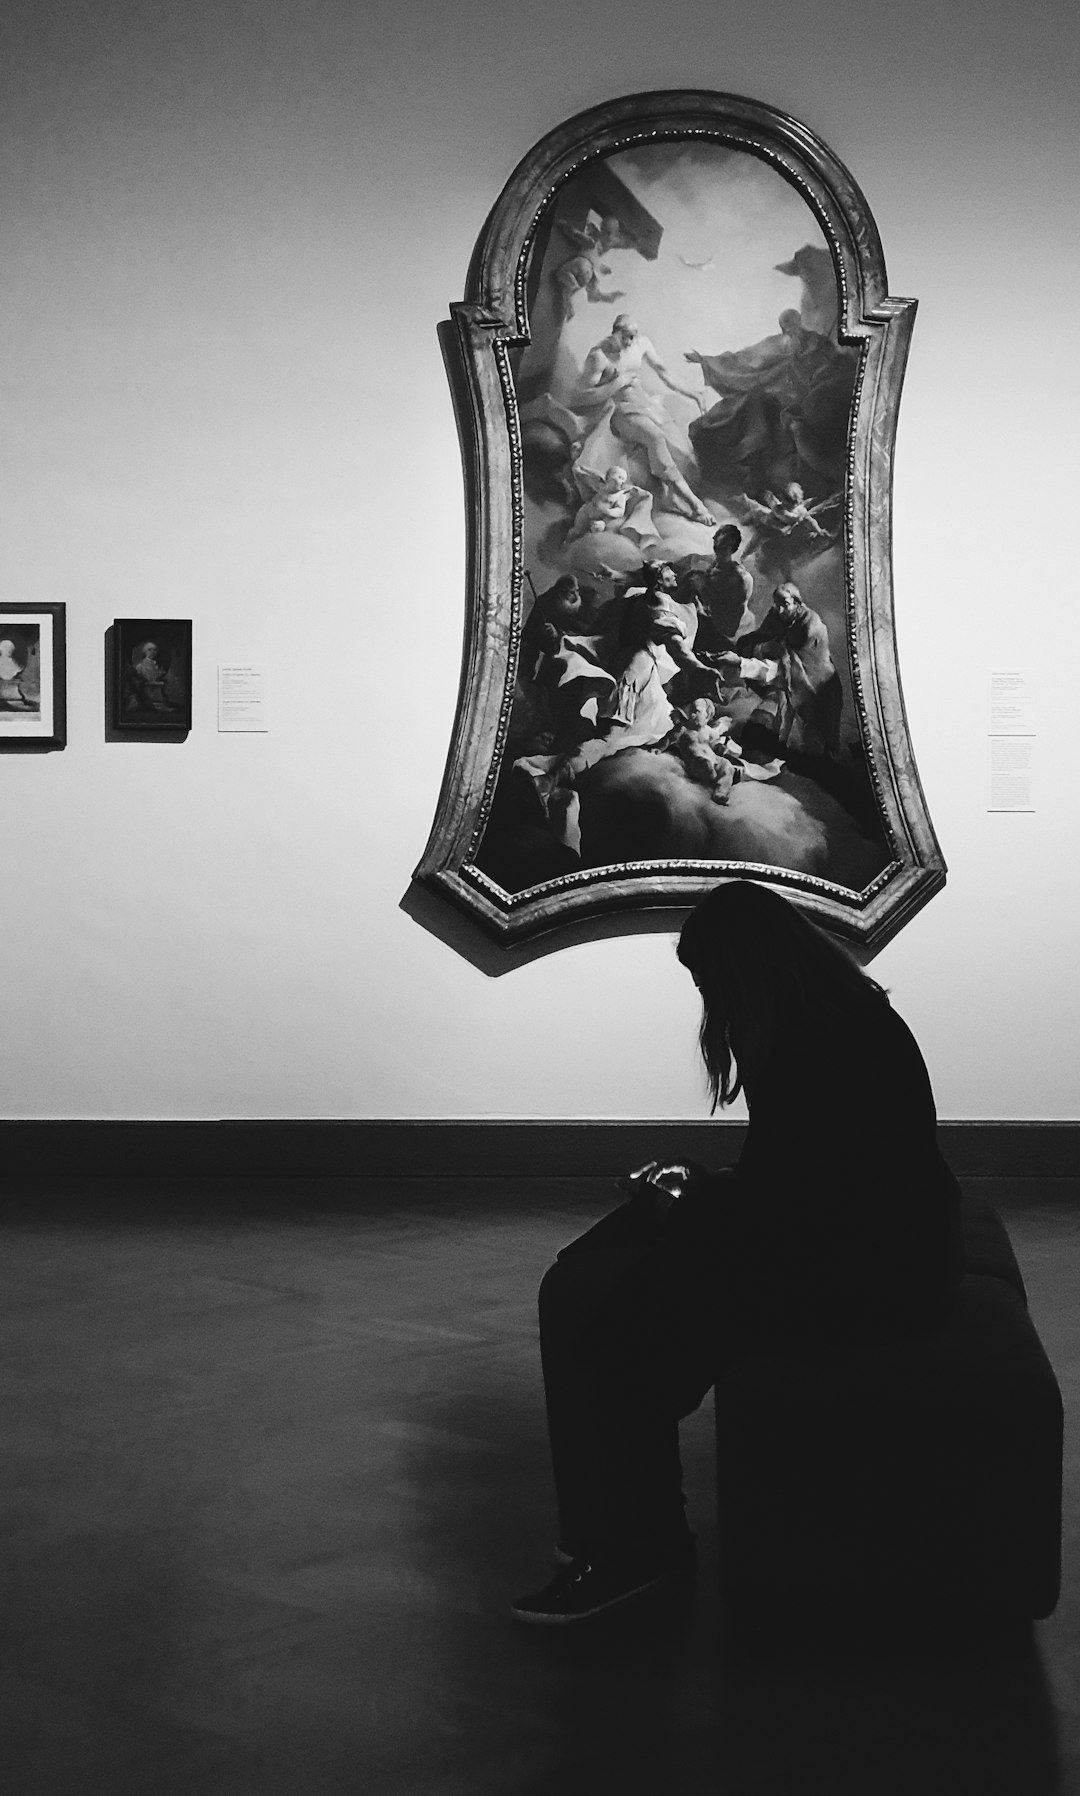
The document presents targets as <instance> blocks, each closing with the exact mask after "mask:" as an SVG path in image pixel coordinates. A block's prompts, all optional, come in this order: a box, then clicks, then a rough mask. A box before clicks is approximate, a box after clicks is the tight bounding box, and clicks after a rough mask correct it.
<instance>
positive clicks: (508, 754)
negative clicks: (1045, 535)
mask: <svg viewBox="0 0 1080 1796" xmlns="http://www.w3.org/2000/svg"><path fill="white" fill-rule="evenodd" d="M914 311H915V304H914V301H911V300H902V299H894V298H890V297H889V295H888V288H887V283H886V277H885V266H884V261H883V256H882V251H881V246H880V243H879V241H878V236H877V231H876V229H875V226H874V222H873V219H872V217H871V215H870V213H869V210H868V208H867V206H866V202H865V200H864V199H863V197H862V195H861V194H860V192H859V190H858V188H857V187H856V186H855V184H854V182H853V180H852V178H851V176H850V175H849V174H848V173H847V171H846V170H845V169H844V168H843V166H842V165H841V164H840V163H839V162H838V161H837V160H836V158H835V157H834V156H833V155H832V154H831V152H830V151H829V150H828V149H826V147H825V146H824V144H822V143H821V142H820V141H819V140H818V139H816V138H815V137H814V136H812V134H811V133H810V132H809V131H808V130H807V129H806V128H805V127H804V126H802V125H800V124H798V123H796V122H795V121H794V120H791V119H788V118H785V117H783V116H782V115H781V114H779V113H776V112H774V111H772V110H771V109H770V108H769V107H766V106H761V105H757V104H755V103H753V102H750V101H746V100H741V99H735V98H732V97H730V96H725V95H718V94H707V93H681V92H680V93H653V94H646V95H642V96H637V97H634V98H630V99H626V100H622V101H618V102H615V103H613V104H611V105H607V106H603V107H600V108H597V109H595V110H593V111H591V112H589V113H585V114H583V115H581V116H580V117H578V118H576V119H573V120H571V121H570V122H569V123H568V124H566V125H565V126H562V127H561V128H559V129H558V130H556V131H554V132H553V133H552V134H551V135H550V136H549V137H547V138H546V139H545V140H544V141H543V142H542V143H541V144H539V145H538V146H537V147H536V149H535V150H534V151H533V152H532V153H531V154H530V155H529V156H527V157H526V158H525V160H524V162H523V163H522V164H521V166H520V167H519V168H518V170H517V171H516V173H515V174H514V175H513V176H512V177H511V179H510V180H509V182H508V184H507V186H506V187H505V189H504V191H503V193H502V195H501V197H500V198H499V199H498V201H497V202H496V205H495V207H494V210H493V212H492V214H491V216H490V218H489V220H488V223H487V225H486V227H485V229H484V232H483V235H482V237H481V239H480V242H479V244H478V246H477V249H476V252H475V255H474V258H473V262H472V268H471V272H470V276H469V281H468V290H467V296H466V298H465V300H464V301H463V302H462V303H461V304H460V305H456V306H454V307H453V308H452V312H453V316H452V319H451V320H450V322H449V323H448V324H447V325H446V326H444V327H443V340H444V348H445V351H446V355H447V362H448V367H449V370H450V374H451V380H452V385H453V388H454V393H455V399H456V403H457V407H458V414H459V423H460V428H461V435H462V441H463V446H464V451H465V467H466V475H467V481H468V488H469V506H468V510H469V527H470V538H471V540H470V550H471V553H470V576H469V578H470V589H469V592H468V595H467V600H468V608H469V627H468V633H467V644H466V661H465V668H464V675H463V684H462V689H461V695H460V701H459V711H458V718H457V725H456V729H455V734H454V740H453V743H452V747H451V752H450V758H449V762H448V766H447V771H446V778H445V781H444V786H443V791H442V796H441V800H440V805H439V811H438V815H437V818H436V822H435V826H434V829H433V832H432V836H431V840H430V842H429V844H428V848H427V851H426V853H425V856H424V859H423V860H422V862H421V864H420V866H419V867H418V869H417V877H418V879H420V880H421V881H422V882H423V883H424V884H426V885H428V886H431V887H434V888H435V889H436V890H438V891H440V892H441V893H442V894H443V895H444V896H446V897H448V898H449V899H451V900H452V901H453V902H455V903H456V904H458V905H459V906H462V907H464V908H465V909H466V910H467V911H468V912H469V913H470V914H471V915H472V916H473V917H474V918H475V919H476V920H477V921H479V922H480V923H481V924H483V925H484V926H485V927H486V928H487V929H488V931H489V932H490V933H491V934H493V935H494V936H495V937H497V938H498V939H500V940H502V941H506V942H509V941H511V940H514V939H519V938H521V937H523V936H528V935H530V934H533V933H536V932H539V931H544V930H549V929H551V928H552V927H555V926H557V925H559V924H561V923H565V922H569V921H571V920H577V919H578V918H580V917H582V916H584V915H588V914H590V913H595V912H601V911H604V912H611V911H622V912H624V911H626V910H627V909H633V908H649V907H662V908H664V909H665V910H670V909H672V908H675V909H678V908H680V907H682V906H687V907H688V906H689V905H691V904H693V903H694V902H695V901H696V900H697V899H698V898H699V897H700V896H701V895H702V893H703V892H705V891H706V890H708V889H709V888H710V887H711V886H713V885H715V884H716V882H717V880H718V879H720V878H724V877H747V876H749V877H754V878H757V879H761V880H764V881H767V882H771V883H774V884H776V885H778V886H779V887H780V888H781V889H783V890H784V891H785V892H786V893H787V894H788V895H789V896H792V897H794V898H796V900H797V901H799V902H801V903H803V904H804V905H805V907H806V908H808V909H809V910H810V911H812V912H813V913H814V914H815V915H816V916H817V918H818V920H819V921H823V922H825V923H826V924H828V925H829V926H831V927H833V928H834V929H835V930H837V931H838V932H839V933H841V934H844V935H847V936H849V937H853V938H856V939H860V940H862V941H863V942H865V943H867V944H871V945H874V944H877V943H879V942H881V941H883V940H884V939H886V938H887V936H888V935H890V934H891V933H892V932H893V931H894V930H895V929H897V928H898V927H899V926H900V925H901V924H902V923H903V922H904V921H905V920H906V919H907V917H908V916H910V915H911V914H912V912H913V911H914V910H915V909H917V908H918V907H919V906H920V905H921V904H922V903H924V902H925V901H926V899H927V898H928V897H929V896H930V895H931V893H932V892H933V891H935V890H936V889H937V888H938V887H939V886H940V885H941V884H942V883H943V880H944V875H945V868H944V862H943V860H942V858H941V855H940V852H939V850H938V847H937V843H936V841H935V838H934V835H933V830H932V827H931V824H930V820H929V817H928V814H927V811H926V806H925V802H924V799H923V795H922V791H921V788H920V784H919V779H918V775H917V773H916V770H915V765H914V760H913V757H912V753H911V748H910V744H909V741H908V734H907V728H906V721H905V717H904V710H903V703H902V699H901V694H900V686H899V676H898V672H897V666H896V651H895V636H894V629H893V611H892V586H891V559H890V554H891V550H890V492H891V472H892V454H893V442H894V436H895V427H896V412H897V405H898V401H899V392H900V383H901V377H902V370H903V364H904V360H905V356H906V352H907V346H908V339H909V336H910V332H911V326H912V322H913V318H914Z"/></svg>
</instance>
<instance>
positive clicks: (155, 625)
mask: <svg viewBox="0 0 1080 1796" xmlns="http://www.w3.org/2000/svg"><path fill="white" fill-rule="evenodd" d="M110 636H111V638H112V650H113V663H114V664H113V667H112V669H111V673H112V679H111V681H110V698H111V706H110V709H111V711H112V716H111V719H110V722H111V724H112V728H113V729H114V730H116V731H119V732H120V733H122V734H123V733H125V732H127V733H131V734H134V735H139V736H145V735H147V734H150V735H153V734H154V733H155V732H158V731H160V732H161V733H162V734H163V735H169V736H172V737H175V736H176V735H177V734H178V733H184V732H186V731H187V730H190V728H191V620H190V618H162V617H120V618H117V619H116V621H115V623H114V624H113V627H112V630H111V631H110Z"/></svg>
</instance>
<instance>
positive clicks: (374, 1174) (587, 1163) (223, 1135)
mask: <svg viewBox="0 0 1080 1796" xmlns="http://www.w3.org/2000/svg"><path fill="white" fill-rule="evenodd" d="M744 1135H745V1127H744V1125H743V1124H741V1123H736V1122H588V1121H584V1122H583V1121H575V1122H337V1121H330V1122H310V1121H295V1122H293V1121H289V1122H283V1121H263V1122H258V1121H252V1122H83V1121H62V1122H61V1121H57V1122H38V1121H35V1122H0V1169H2V1174H0V1184H2V1177H3V1175H6V1178H7V1179H8V1180H10V1179H11V1178H14V1177H17V1178H19V1179H26V1178H33V1177H41V1178H62V1179H79V1178H87V1179H109V1178H145V1177H150V1178H153V1179H160V1178H162V1177H172V1178H218V1179H220V1178H225V1179H228V1178H260V1179H273V1178H288V1179H296V1178H305V1177H306V1178H338V1179H362V1178H380V1179H385V1178H394V1177H403V1178H516V1179H520V1178H528V1177H537V1178H575V1177H576V1178H606V1177H609V1176H616V1175H618V1174H619V1173H621V1172H625V1171H626V1170H627V1168H628V1167H631V1166H635V1165H639V1164H640V1163H641V1162H642V1161H644V1160H651V1159H663V1160H678V1159H682V1158H687V1157H689V1158H693V1159H696V1160H701V1161H704V1162H705V1164H706V1165H712V1166H730V1165H732V1164H733V1163H734V1161H735V1160H736V1159H737V1158H738V1155H739V1151H740V1149H741V1146H742V1142H743V1138H744ZM939 1136H940V1140H941V1145H942V1148H943V1151H944V1153H945V1156H946V1158H947V1159H948V1161H949V1164H950V1165H951V1166H952V1168H953V1170H954V1171H955V1172H956V1173H957V1175H958V1176H959V1177H961V1178H1009V1179H1023V1178H1041V1179H1077V1178H1080V1123H1078V1122H944V1123H941V1124H940V1125H939Z"/></svg>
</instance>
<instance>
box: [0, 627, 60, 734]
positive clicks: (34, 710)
mask: <svg viewBox="0 0 1080 1796" xmlns="http://www.w3.org/2000/svg"><path fill="white" fill-rule="evenodd" d="M64 623H65V611H64V606H63V605H0V750H12V749H16V750H17V749H38V750H41V749H50V748H63V747H65V745H66V743H67V719H66V702H65V665H64Z"/></svg>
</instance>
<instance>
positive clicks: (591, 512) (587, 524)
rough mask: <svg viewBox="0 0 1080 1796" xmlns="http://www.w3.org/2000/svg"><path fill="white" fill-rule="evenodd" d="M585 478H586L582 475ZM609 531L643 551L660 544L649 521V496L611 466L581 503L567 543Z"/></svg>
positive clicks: (650, 498) (650, 497)
mask: <svg viewBox="0 0 1080 1796" xmlns="http://www.w3.org/2000/svg"><path fill="white" fill-rule="evenodd" d="M585 478H586V479H587V476H585ZM608 531H612V532H615V533H618V534H621V535H623V536H628V537H631V538H632V539H633V540H634V541H635V542H637V543H638V544H639V545H640V546H641V547H642V548H643V549H644V548H645V547H648V546H649V545H651V544H655V543H656V542H658V541H659V538H658V536H657V534H656V531H655V530H654V529H653V522H652V495H651V493H648V492H646V490H645V488H644V487H643V486H635V485H634V483H633V482H632V480H631V479H630V476H629V475H628V474H627V472H626V469H625V468H621V467H617V466H616V467H611V468H609V469H608V471H607V473H606V474H605V475H604V478H603V480H602V481H601V482H600V484H599V486H597V487H595V488H594V490H593V491H591V492H590V493H589V494H588V496H587V497H586V498H585V500H584V501H583V503H582V504H581V505H580V506H579V507H578V510H577V514H576V516H575V518H574V521H573V523H572V524H571V526H570V529H569V531H568V532H567V536H566V540H567V542H568V543H572V542H577V541H578V540H579V538H580V537H583V536H603V535H604V534H605V533H606V532H608Z"/></svg>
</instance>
